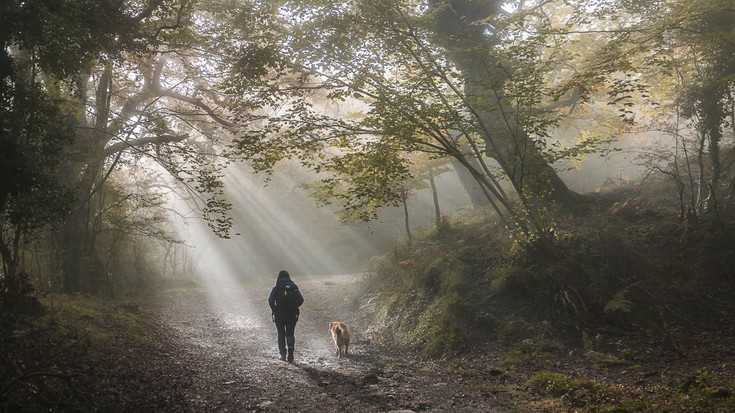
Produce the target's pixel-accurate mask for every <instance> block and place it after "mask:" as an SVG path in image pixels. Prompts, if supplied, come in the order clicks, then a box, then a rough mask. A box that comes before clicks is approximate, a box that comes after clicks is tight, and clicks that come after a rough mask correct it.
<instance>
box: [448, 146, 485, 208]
mask: <svg viewBox="0 0 735 413" xmlns="http://www.w3.org/2000/svg"><path fill="white" fill-rule="evenodd" d="M468 161H470V162H471V163H473V164H474V163H476V162H477V161H476V160H475V162H472V160H471V159H469V158H468ZM452 166H453V167H454V171H455V172H456V173H457V178H459V183H460V184H462V188H464V190H465V192H467V195H468V196H469V197H470V202H471V203H472V206H475V207H482V206H488V205H490V201H489V200H488V199H487V197H486V196H485V193H484V192H482V189H481V188H480V186H479V184H478V182H477V180H476V179H475V177H474V176H472V173H471V172H470V171H469V170H468V169H467V168H465V167H464V165H462V164H461V163H460V162H459V161H454V162H452ZM474 167H475V169H476V170H478V171H481V170H482V167H481V166H480V165H474Z"/></svg>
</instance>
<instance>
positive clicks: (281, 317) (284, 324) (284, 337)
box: [276, 314, 299, 355]
mask: <svg viewBox="0 0 735 413" xmlns="http://www.w3.org/2000/svg"><path fill="white" fill-rule="evenodd" d="M298 318H299V317H298V316H297V315H296V314H277V315H276V329H277V330H278V351H280V352H281V355H285V354H286V346H287V345H288V348H293V347H294V343H295V342H296V337H294V330H296V321H298Z"/></svg>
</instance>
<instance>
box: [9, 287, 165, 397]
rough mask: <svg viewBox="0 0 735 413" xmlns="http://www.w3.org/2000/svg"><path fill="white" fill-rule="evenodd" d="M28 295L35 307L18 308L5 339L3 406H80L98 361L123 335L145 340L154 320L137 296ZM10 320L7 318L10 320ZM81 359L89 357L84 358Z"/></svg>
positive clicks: (128, 337) (130, 338)
mask: <svg viewBox="0 0 735 413" xmlns="http://www.w3.org/2000/svg"><path fill="white" fill-rule="evenodd" d="M28 299H29V300H33V301H34V302H36V303H38V305H37V306H35V307H34V308H35V311H33V312H28V311H23V308H21V307H18V308H15V309H14V317H13V323H12V324H7V323H4V324H3V329H2V340H0V353H2V354H3V356H2V363H1V364H0V377H2V379H1V381H0V410H2V411H19V412H20V411H42V410H43V411H77V410H78V409H80V408H82V406H85V405H87V403H88V400H87V398H88V397H89V396H88V395H86V394H85V393H83V392H80V391H79V389H80V388H82V387H86V386H89V385H90V384H89V383H86V384H85V385H84V386H82V385H80V381H84V380H87V377H89V376H90V374H89V373H90V369H94V368H95V366H94V363H95V360H98V359H100V358H103V357H105V356H106V352H109V351H110V349H111V348H112V349H114V348H115V346H114V345H112V343H113V342H114V341H115V340H116V339H118V338H119V337H123V336H124V337H125V340H128V341H126V342H129V340H133V342H139V343H146V342H148V341H149V340H150V337H149V336H148V333H149V332H150V331H151V330H152V328H151V327H152V325H151V322H150V321H149V320H148V319H146V318H145V317H144V316H143V315H142V314H139V312H138V304H137V303H135V302H132V301H117V302H110V301H109V300H105V299H101V298H96V297H91V296H81V295H75V296H67V295H47V296H42V297H38V298H35V297H34V296H33V294H32V292H30V291H29V292H28ZM5 321H7V320H5ZM80 360H84V362H83V363H80Z"/></svg>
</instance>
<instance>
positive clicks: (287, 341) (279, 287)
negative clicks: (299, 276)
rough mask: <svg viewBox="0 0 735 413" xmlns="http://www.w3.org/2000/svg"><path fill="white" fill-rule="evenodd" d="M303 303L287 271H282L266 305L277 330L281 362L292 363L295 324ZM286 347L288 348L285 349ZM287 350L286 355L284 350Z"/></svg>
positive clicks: (297, 288) (302, 298)
mask: <svg viewBox="0 0 735 413" xmlns="http://www.w3.org/2000/svg"><path fill="white" fill-rule="evenodd" d="M303 303H304V297H303V296H302V295H301V292H300V291H299V287H297V286H296V284H295V283H294V282H293V281H291V276H290V275H289V274H288V271H286V270H282V271H281V272H279V273H278V279H277V280H276V285H275V286H274V287H273V289H272V290H271V294H270V296H269V297H268V305H270V307H271V316H272V318H273V322H274V323H276V329H277V330H278V351H279V352H280V353H281V360H284V361H285V360H287V358H286V356H287V354H288V362H289V363H292V362H293V349H294V344H295V342H296V338H295V335H294V330H296V322H297V321H299V312H300V311H299V307H301V304H303ZM287 346H288V347H287ZM287 348H288V353H286V350H287Z"/></svg>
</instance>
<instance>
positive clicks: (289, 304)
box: [276, 281, 299, 312]
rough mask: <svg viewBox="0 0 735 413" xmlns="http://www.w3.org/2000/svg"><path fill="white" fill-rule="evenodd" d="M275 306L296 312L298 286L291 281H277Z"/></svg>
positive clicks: (282, 309) (281, 309)
mask: <svg viewBox="0 0 735 413" xmlns="http://www.w3.org/2000/svg"><path fill="white" fill-rule="evenodd" d="M277 288H278V289H277V292H276V307H277V308H278V310H279V311H286V312H296V311H298V309H299V302H298V300H299V297H298V295H299V287H297V286H296V284H294V282H293V281H287V282H284V283H278V287H277Z"/></svg>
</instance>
